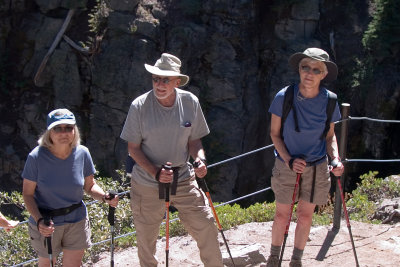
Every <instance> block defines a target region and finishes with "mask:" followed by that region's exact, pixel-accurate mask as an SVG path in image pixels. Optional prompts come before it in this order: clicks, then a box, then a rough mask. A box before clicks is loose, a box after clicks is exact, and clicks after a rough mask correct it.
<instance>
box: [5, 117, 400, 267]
mask: <svg viewBox="0 0 400 267" xmlns="http://www.w3.org/2000/svg"><path fill="white" fill-rule="evenodd" d="M350 120H368V121H373V122H383V123H400V121H398V120H381V119H372V118H368V117H350V116H348V117H347V118H344V119H342V120H340V121H337V122H335V123H341V122H344V121H350ZM271 147H274V145H273V144H271V145H267V146H264V147H261V148H258V149H255V150H252V151H249V152H246V153H243V154H240V155H238V156H235V157H232V158H229V159H226V160H222V161H220V162H217V163H214V164H210V165H208V166H207V167H208V168H213V167H215V166H218V165H221V164H224V163H226V162H229V161H233V160H236V159H240V158H242V157H245V156H248V155H251V154H253V153H256V152H259V151H262V150H265V149H267V148H271ZM343 162H380V163H385V162H400V159H382V160H378V159H347V158H346V159H345V160H343ZM270 189H271V188H270V187H267V188H264V189H261V190H259V191H256V192H253V193H250V194H248V195H245V196H241V197H239V198H236V199H233V200H230V201H227V202H224V203H221V204H219V205H217V206H216V207H219V206H223V205H227V204H230V203H234V202H236V201H239V200H241V199H244V198H247V197H250V196H253V195H256V194H259V193H262V192H264V191H268V190H270ZM127 193H129V191H124V192H121V193H118V195H119V196H122V195H125V194H127ZM98 202H99V201H98V200H94V201H91V202H88V203H86V205H87V206H88V205H92V204H95V203H98ZM176 220H179V218H175V219H173V220H170V222H174V221H176ZM27 222H28V221H23V222H20V223H19V224H24V223H27ZM162 224H165V222H163V223H162ZM0 229H1V228H0ZM135 233H136V231H133V232H129V233H126V234H123V235H120V236H117V237H115V238H114V239H119V238H122V237H127V236H130V235H133V234H135ZM110 240H111V239H105V240H102V241H99V242H97V243H94V244H92V246H96V245H100V244H103V243H105V242H108V241H110ZM37 260H38V259H37V258H36V259H31V260H28V261H25V262H23V263H19V264H17V265H13V267H16V266H24V265H25V264H28V263H32V262H35V261H37Z"/></svg>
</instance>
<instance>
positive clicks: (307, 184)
mask: <svg viewBox="0 0 400 267" xmlns="http://www.w3.org/2000/svg"><path fill="white" fill-rule="evenodd" d="M314 167H315V168H314ZM314 170H315V171H316V176H315V177H316V178H315V186H314V193H313V194H312V182H313V177H314ZM296 178H297V174H296V173H295V172H294V171H292V170H291V169H289V167H287V166H286V165H285V163H284V162H283V161H281V160H280V159H278V158H277V159H275V166H274V168H273V169H272V178H271V186H272V190H273V191H274V194H275V200H276V202H279V203H282V204H291V203H292V197H293V191H294V188H295V185H296ZM330 187H331V178H330V174H329V169H328V160H326V161H323V162H322V163H320V164H318V165H316V166H309V167H306V168H305V169H304V172H303V173H302V175H301V179H300V184H299V187H298V189H297V194H296V200H299V199H301V200H304V201H307V202H310V203H313V204H316V205H324V204H326V203H327V201H328V194H329V189H330ZM311 195H313V200H312V201H311Z"/></svg>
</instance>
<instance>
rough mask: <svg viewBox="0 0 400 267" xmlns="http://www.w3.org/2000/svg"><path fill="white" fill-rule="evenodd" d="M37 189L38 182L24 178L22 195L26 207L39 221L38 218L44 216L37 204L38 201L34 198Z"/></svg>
mask: <svg viewBox="0 0 400 267" xmlns="http://www.w3.org/2000/svg"><path fill="white" fill-rule="evenodd" d="M35 190H36V182H33V181H30V180H28V179H24V181H23V189H22V196H23V198H24V203H25V207H26V209H27V210H28V211H29V214H30V215H31V216H32V217H33V219H34V220H35V222H37V220H39V219H40V218H42V214H40V211H39V209H38V206H37V205H36V201H35V198H34V194H35Z"/></svg>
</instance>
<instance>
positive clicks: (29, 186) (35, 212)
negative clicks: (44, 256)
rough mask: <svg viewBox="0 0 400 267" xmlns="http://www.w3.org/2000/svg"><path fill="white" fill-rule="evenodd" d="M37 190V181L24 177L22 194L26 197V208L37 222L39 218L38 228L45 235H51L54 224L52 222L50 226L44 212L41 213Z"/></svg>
mask: <svg viewBox="0 0 400 267" xmlns="http://www.w3.org/2000/svg"><path fill="white" fill-rule="evenodd" d="M35 190H36V182H33V181H30V180H28V179H24V182H23V189H22V196H23V198H24V203H25V207H26V209H27V210H28V211H29V213H30V214H31V216H32V217H33V219H34V220H35V222H36V223H37V222H38V220H39V219H41V220H40V221H39V224H38V225H37V228H38V230H39V232H40V233H41V234H42V235H43V236H50V235H51V234H52V233H53V232H54V226H53V224H52V223H51V224H50V226H47V225H45V224H44V222H43V220H42V218H43V217H42V214H40V211H39V208H38V206H37V204H36V201H35V198H34V194H35Z"/></svg>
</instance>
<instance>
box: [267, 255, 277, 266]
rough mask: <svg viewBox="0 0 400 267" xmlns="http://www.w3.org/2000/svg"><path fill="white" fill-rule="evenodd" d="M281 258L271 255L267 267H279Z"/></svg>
mask: <svg viewBox="0 0 400 267" xmlns="http://www.w3.org/2000/svg"><path fill="white" fill-rule="evenodd" d="M278 266H279V257H278V256H275V255H270V256H269V257H268V260H267V267H278Z"/></svg>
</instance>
